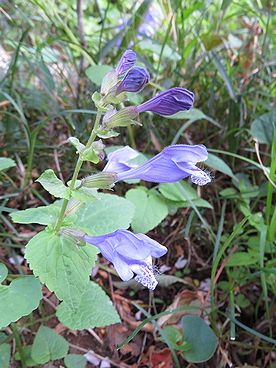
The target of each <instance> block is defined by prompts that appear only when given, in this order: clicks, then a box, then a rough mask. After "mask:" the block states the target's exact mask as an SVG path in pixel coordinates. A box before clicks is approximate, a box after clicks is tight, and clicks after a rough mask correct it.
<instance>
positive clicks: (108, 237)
mask: <svg viewBox="0 0 276 368" xmlns="http://www.w3.org/2000/svg"><path fill="white" fill-rule="evenodd" d="M82 239H83V240H84V241H86V242H87V243H90V244H92V245H95V246H96V247H97V248H99V249H100V251H101V253H102V255H103V256H104V257H105V258H106V259H108V260H109V261H110V262H112V263H113V265H114V267H115V269H116V271H117V273H118V275H119V276H120V278H121V279H122V280H124V281H128V280H130V279H131V278H132V277H133V274H134V273H135V274H136V276H135V280H136V281H138V282H140V283H141V284H142V285H144V286H145V287H147V288H149V289H151V290H154V289H155V287H156V285H157V280H156V278H155V276H154V272H153V267H152V257H155V258H158V257H161V256H163V255H164V254H165V253H166V252H167V248H166V247H164V246H163V245H161V244H159V243H158V242H156V241H155V240H152V239H150V238H149V237H148V236H146V235H144V234H133V233H131V232H130V231H128V230H116V231H114V232H113V233H111V234H105V235H101V236H88V235H85V236H83V237H82Z"/></svg>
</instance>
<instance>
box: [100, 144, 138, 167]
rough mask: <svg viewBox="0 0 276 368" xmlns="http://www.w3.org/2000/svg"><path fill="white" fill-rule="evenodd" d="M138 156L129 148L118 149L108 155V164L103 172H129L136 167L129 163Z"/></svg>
mask: <svg viewBox="0 0 276 368" xmlns="http://www.w3.org/2000/svg"><path fill="white" fill-rule="evenodd" d="M138 155H139V153H138V152H137V151H135V150H134V149H133V148H131V147H129V146H125V147H123V148H120V149H118V150H116V151H114V152H111V153H109V154H108V156H107V159H108V162H107V164H106V165H105V168H104V169H103V171H106V172H114V173H120V172H124V171H127V170H130V169H132V168H134V167H137V166H138V165H135V164H131V163H130V161H131V160H133V159H134V158H136V157H137V156H138Z"/></svg>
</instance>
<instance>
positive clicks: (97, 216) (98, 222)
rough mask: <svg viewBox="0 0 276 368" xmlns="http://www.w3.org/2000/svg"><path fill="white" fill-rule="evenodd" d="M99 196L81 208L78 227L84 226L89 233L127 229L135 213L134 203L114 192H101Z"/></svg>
mask: <svg viewBox="0 0 276 368" xmlns="http://www.w3.org/2000/svg"><path fill="white" fill-rule="evenodd" d="M98 198H99V200H97V201H93V202H90V203H88V204H87V205H86V206H85V207H84V208H81V209H80V210H79V212H78V218H77V220H76V222H75V225H76V227H80V228H82V229H83V230H84V231H86V232H87V233H88V234H89V235H102V234H107V233H112V232H113V231H115V230H117V229H127V228H128V227H129V225H130V222H131V220H132V218H133V215H134V210H135V207H134V205H133V204H132V203H131V202H130V201H128V200H127V199H125V198H121V197H119V196H116V195H114V194H105V193H99V196H98Z"/></svg>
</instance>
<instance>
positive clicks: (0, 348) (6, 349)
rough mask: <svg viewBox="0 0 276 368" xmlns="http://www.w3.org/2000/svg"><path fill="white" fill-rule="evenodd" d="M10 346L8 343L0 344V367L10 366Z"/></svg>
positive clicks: (7, 367)
mask: <svg viewBox="0 0 276 368" xmlns="http://www.w3.org/2000/svg"><path fill="white" fill-rule="evenodd" d="M10 357H11V347H10V345H9V344H1V345H0V367H1V368H10Z"/></svg>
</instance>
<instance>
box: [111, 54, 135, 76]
mask: <svg viewBox="0 0 276 368" xmlns="http://www.w3.org/2000/svg"><path fill="white" fill-rule="evenodd" d="M135 63H136V54H135V52H134V51H132V50H126V51H125V52H124V53H123V55H122V57H121V59H120V61H119V63H118V65H117V67H116V69H115V72H116V74H117V75H118V76H121V75H122V74H124V73H125V72H127V71H128V70H129V69H130V68H132V67H133V66H134V65H135Z"/></svg>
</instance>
